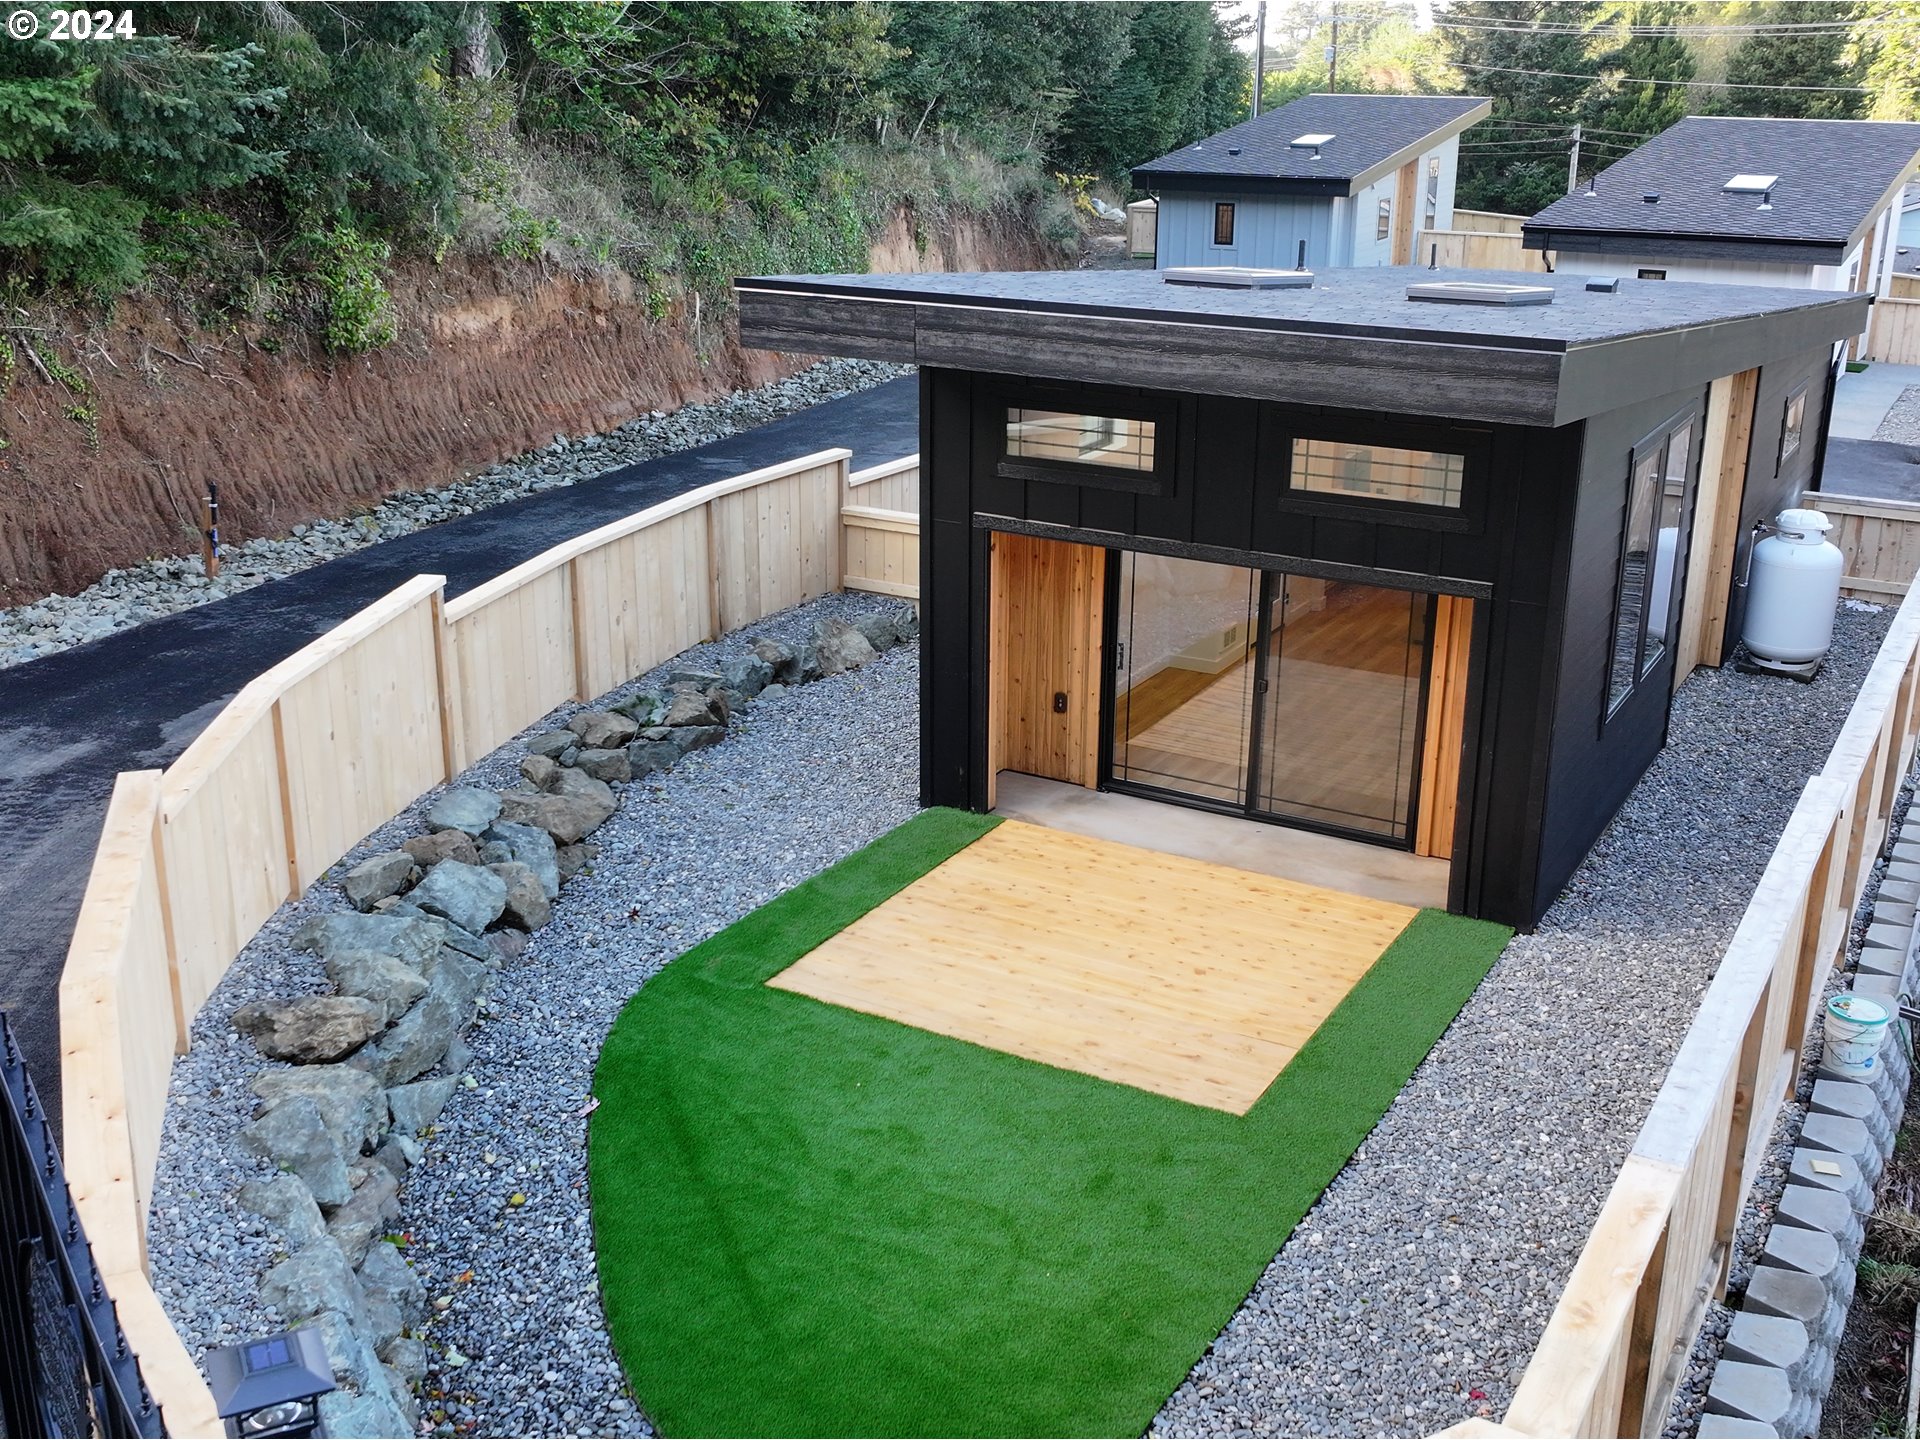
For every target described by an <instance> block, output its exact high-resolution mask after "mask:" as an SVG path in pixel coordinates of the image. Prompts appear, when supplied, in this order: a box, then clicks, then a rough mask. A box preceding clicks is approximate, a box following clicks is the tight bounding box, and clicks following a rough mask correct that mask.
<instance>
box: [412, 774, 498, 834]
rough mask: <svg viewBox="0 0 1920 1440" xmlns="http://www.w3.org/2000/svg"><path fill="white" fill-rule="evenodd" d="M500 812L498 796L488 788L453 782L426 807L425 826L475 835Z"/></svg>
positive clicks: (430, 828)
mask: <svg viewBox="0 0 1920 1440" xmlns="http://www.w3.org/2000/svg"><path fill="white" fill-rule="evenodd" d="M499 813H500V797H499V796H498V795H495V794H494V793H493V792H492V791H491V790H478V789H475V788H473V787H472V786H466V785H462V786H456V787H455V788H454V789H452V790H448V791H447V792H445V793H444V794H443V795H441V796H440V798H439V799H437V800H435V801H434V802H433V804H432V805H430V806H428V807H427V828H428V829H429V830H463V831H465V832H466V833H467V834H469V835H478V834H479V833H480V832H481V831H482V830H485V829H486V828H487V826H489V825H491V824H492V823H493V821H494V817H495V816H497V815H498V814H499Z"/></svg>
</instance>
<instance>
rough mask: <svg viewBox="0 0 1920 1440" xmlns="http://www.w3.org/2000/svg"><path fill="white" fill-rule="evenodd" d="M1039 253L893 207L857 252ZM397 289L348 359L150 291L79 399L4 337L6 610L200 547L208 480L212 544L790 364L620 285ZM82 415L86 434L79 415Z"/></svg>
mask: <svg viewBox="0 0 1920 1440" xmlns="http://www.w3.org/2000/svg"><path fill="white" fill-rule="evenodd" d="M1052 263H1057V262H1056V261H1054V260H1052V259H1051V258H1050V252H1049V251H1048V250H1047V249H1046V247H1045V246H1044V245H1042V244H1041V243H1040V242H1039V241H1038V240H1036V239H1035V238H1034V237H1033V236H1032V235H1031V234H1029V233H1027V232H1025V231H1024V230H1021V229H1019V228H1018V227H1016V226H1014V225H1011V224H1008V223H1005V222H995V221H991V220H984V221H983V220H962V221H958V222H956V223H954V224H952V225H950V226H948V227H946V228H945V229H944V230H943V231H942V232H941V233H939V234H936V235H933V236H931V237H930V238H929V243H928V245H927V248H926V250H925V251H924V252H923V251H922V250H921V249H920V248H919V247H918V246H917V244H916V242H915V239H914V226H913V224H912V220H911V217H910V216H906V215H902V216H900V217H897V218H896V220H895V222H894V223H893V224H892V225H890V226H889V227H888V228H887V230H886V231H885V232H884V233H883V234H882V235H881V236H880V238H879V239H878V240H877V241H876V242H875V243H874V245H873V247H872V252H871V266H872V268H873V269H875V270H887V271H905V270H970V269H1031V268H1039V267H1043V266H1046V265H1049V264H1052ZM393 292H394V298H395V301H396V305H397V308H398V311H399V318H400V323H401V333H400V338H399V340H398V341H397V342H396V343H394V344H393V345H390V346H388V347H386V348H385V349H383V350H380V351H378V352H376V353H374V354H372V355H369V356H365V357H359V358H353V359H340V360H327V359H324V358H319V357H314V356H296V355H294V354H292V353H291V352H290V351H289V352H283V353H280V354H270V353H268V352H267V351H266V350H263V349H261V348H260V347H259V346H258V345H257V344H255V343H253V342H252V341H251V340H249V339H248V338H246V337H244V336H243V335H241V334H239V333H237V332H227V333H210V332H208V331H205V330H201V329H198V328H196V327H195V326H194V325H193V324H192V323H191V322H190V321H188V320H187V319H185V318H184V316H183V315H182V314H181V313H180V312H179V311H177V310H176V309H174V308H172V307H170V306H168V305H166V304H164V303H163V302H161V301H158V300H151V299H145V300H140V301H133V302H127V303H124V304H122V305H121V306H120V307H119V308H118V309H117V311H116V313H115V316H114V318H113V320H112V321H111V323H109V324H107V325H106V326H104V327H99V328H96V329H94V330H93V331H91V332H90V333H89V334H88V335H87V336H86V337H85V338H83V339H81V340H80V341H79V343H78V345H77V346H76V345H74V344H72V343H69V342H66V341H64V340H63V342H62V343H61V344H59V345H58V347H57V353H58V358H59V359H60V360H61V361H63V362H66V363H69V364H72V365H74V366H75V368H76V369H84V371H85V373H86V391H85V393H83V394H78V395H76V394H75V393H73V392H72V391H71V390H70V389H69V388H68V387H67V386H66V385H64V384H62V383H60V380H59V378H58V376H57V375H55V374H53V373H52V372H43V368H42V367H41V366H40V364H39V363H38V362H37V361H36V360H35V358H34V357H33V356H30V355H28V354H27V353H26V350H25V347H24V346H23V345H20V344H16V346H15V349H16V353H17V355H18V362H17V365H16V368H15V371H14V375H13V382H12V385H11V388H10V390H8V391H7V392H6V393H5V395H4V399H0V436H3V437H4V438H5V441H6V448H5V449H3V450H0V602H4V603H6V604H18V603H21V602H23V601H26V600H30V599H34V598H36V597H38V596H40V595H44V594H47V593H48V592H50V591H68V592H71V591H75V590H79V589H82V588H84V587H85V586H87V585H89V584H91V583H92V582H93V581H95V580H97V579H98V578H99V577H100V576H101V575H102V574H103V573H104V572H106V571H107V570H109V569H113V568H115V567H117V566H121V565H126V564H130V563H132V562H135V561H138V560H141V559H144V558H146V557H148V556H150V555H156V554H181V553H186V552H188V551H191V550H194V549H196V548H197V547H198V543H199V541H198V538H197V535H198V530H197V522H196V515H197V511H198V504H199V497H200V495H201V494H202V493H203V492H204V489H205V483H206V482H207V481H209V480H214V481H217V482H218V483H219V485H220V500H221V517H220V518H221V528H222V533H223V538H225V539H227V540H230V541H241V540H247V539H251V538H253V537H254V536H258V535H271V534H280V533H283V532H285V531H286V530H287V529H288V528H289V527H291V526H293V525H295V524H298V523H300V522H303V521H308V520H313V519H317V518H320V517H322V516H333V515H341V514H345V513H348V512H350V511H352V510H353V509H355V508H356V507H357V506H360V505H363V504H367V503H370V502H372V501H375V500H377V499H378V498H379V497H381V496H383V495H388V494H392V493H394V492H396V491H400V490H413V489H426V488H431V487H433V486H437V485H444V484H446V483H448V482H450V481H452V480H456V479H459V478H460V477H462V476H463V475H467V474H471V473H473V472H474V471H476V470H480V469H483V468H485V467H486V466H487V465H490V464H492V463H493V462H494V461H496V460H500V459H502V458H505V457H507V456H510V455H515V454H518V453H520V452H521V451H524V450H527V449H530V448H532V447H533V446H535V445H539V444H544V443H545V442H546V441H548V440H551V439H552V438H553V436H554V435H555V434H556V433H559V432H565V433H567V434H572V435H577V434H584V433H586V432H589V431H595V430H607V429H611V428H613V427H614V426H617V425H620V424H622V423H624V422H625V421H627V420H630V419H632V418H633V417H634V416H636V415H641V414H644V413H646V412H647V411H650V410H672V409H675V408H677V407H679V406H681V405H683V404H686V403H687V402H689V401H695V400H704V399H709V398H711V397H713V396H715V395H719V394H724V393H726V392H727V391H729V390H733V389H736V388H738V387H740V386H747V385H759V384H764V383H766V382H768V381H771V380H776V379H779V378H782V377H783V376H786V375H789V374H792V373H793V372H794V371H795V370H797V369H799V368H801V366H803V365H804V364H805V363H806V357H793V356H780V355H774V354H771V353H768V352H766V351H760V350H746V349H743V348H742V347H741V346H740V344H739V343H738V341H737V339H736V338H735V337H734V335H733V334H732V333H731V331H730V330H729V329H727V328H724V327H715V326H714V325H712V324H711V323H708V324H704V325H703V324H702V323H701V322H700V320H699V317H698V316H697V314H696V312H695V309H694V307H692V306H676V307H675V309H674V311H673V313H671V314H670V315H668V316H667V317H666V318H664V319H662V320H658V321H655V320H652V319H650V318H649V317H648V315H647V313H646V297H645V295H644V294H638V293H636V289H635V287H634V285H633V284H632V282H631V281H630V280H629V279H628V278H627V277H626V276H625V275H623V274H616V275H613V276H611V277H604V276H593V277H580V276H574V275H567V274H562V273H557V272H553V271H550V270H543V268H542V267H540V266H537V265H531V264H519V263H509V262H496V261H490V260H485V259H480V260H465V261H454V260H450V261H448V262H447V263H445V264H442V265H439V266H433V265H426V264H421V265H417V266H414V267H410V268H408V269H406V270H404V271H402V272H401V273H400V274H399V275H398V276H397V277H396V278H395V281H394V284H393ZM89 407H91V409H92V411H93V413H94V420H93V421H92V423H91V425H90V424H89V422H88V420H87V418H86V417H85V415H84V414H77V413H76V412H81V411H84V410H86V409H87V408H89ZM95 426H97V433H98V443H97V446H96V445H95V444H94V443H93V442H92V440H91V438H90V435H89V430H90V429H91V428H93V427H95Z"/></svg>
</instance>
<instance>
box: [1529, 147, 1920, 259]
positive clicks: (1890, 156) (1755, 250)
mask: <svg viewBox="0 0 1920 1440" xmlns="http://www.w3.org/2000/svg"><path fill="white" fill-rule="evenodd" d="M1916 163H1920V124H1907V123H1903V122H1895V121H1879V120H1760V119H1744V118H1714V117H1708V116H1700V115H1695V116H1689V117H1688V118H1687V119H1685V120H1682V121H1680V122H1679V123H1678V124H1676V125H1674V126H1672V127H1671V128H1670V129H1667V130H1665V131H1662V132H1661V133H1660V134H1658V135H1656V136H1654V137H1653V139H1651V140H1649V141H1647V143H1646V144H1644V145H1642V146H1641V147H1640V148H1639V149H1638V150H1635V151H1634V152H1633V153H1632V154H1630V155H1628V156H1626V157H1625V158H1624V159H1622V160H1620V161H1619V162H1618V163H1616V164H1614V165H1611V166H1609V167H1608V168H1607V169H1605V170H1603V171H1601V172H1600V174H1599V175H1597V176H1596V177H1595V178H1594V181H1593V183H1592V185H1591V187H1590V188H1589V189H1586V190H1582V191H1578V192H1576V193H1574V194H1572V195H1566V196H1562V197H1561V198H1560V199H1558V200H1556V201H1554V202H1553V203H1552V204H1551V205H1549V206H1547V208H1546V209H1544V210H1542V211H1541V212H1540V213H1539V214H1538V215H1535V216H1534V217H1533V218H1532V219H1530V220H1528V221H1527V223H1526V225H1525V227H1524V228H1523V230H1522V232H1521V233H1522V235H1523V236H1524V237H1525V238H1524V243H1525V244H1526V247H1527V248H1528V249H1529V250H1554V251H1557V252H1558V258H1557V259H1556V261H1555V266H1556V268H1558V269H1560V270H1565V271H1577V272H1579V273H1582V274H1599V275H1622V276H1628V277H1638V278H1642V279H1649V280H1657V279H1667V280H1708V281H1716V282H1724V283H1728V284H1735V285H1791V286H1793V287H1795V288H1796V289H1812V290H1857V291H1865V292H1871V293H1874V294H1878V295H1884V294H1885V293H1886V292H1887V277H1888V275H1889V274H1890V272H1891V270H1892V267H1893V262H1894V259H1895V252H1896V251H1897V249H1898V244H1897V236H1898V232H1899V227H1900V215H1901V204H1902V194H1903V191H1904V188H1905V185H1906V181H1907V178H1908V176H1910V175H1911V174H1912V173H1913V170H1914V166H1915V164H1916Z"/></svg>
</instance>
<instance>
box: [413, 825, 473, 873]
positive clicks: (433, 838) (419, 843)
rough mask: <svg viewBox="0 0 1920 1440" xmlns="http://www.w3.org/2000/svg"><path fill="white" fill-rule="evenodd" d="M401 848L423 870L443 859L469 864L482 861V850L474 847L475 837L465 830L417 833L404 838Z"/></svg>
mask: <svg viewBox="0 0 1920 1440" xmlns="http://www.w3.org/2000/svg"><path fill="white" fill-rule="evenodd" d="M400 848H401V849H402V850H404V851H406V852H407V854H409V855H411V856H412V857H413V859H414V863H415V864H417V865H419V867H420V868H421V869H422V870H425V869H427V868H428V867H429V866H433V865H438V864H439V863H440V862H441V861H442V860H459V861H461V862H463V863H464V864H467V865H478V864H479V863H480V852H479V851H478V850H476V849H475V848H474V845H473V837H472V836H471V835H469V834H467V832H466V831H464V830H436V831H434V832H433V833H432V834H431V835H416V836H414V837H413V839H411V840H403V841H402V842H401V843H400Z"/></svg>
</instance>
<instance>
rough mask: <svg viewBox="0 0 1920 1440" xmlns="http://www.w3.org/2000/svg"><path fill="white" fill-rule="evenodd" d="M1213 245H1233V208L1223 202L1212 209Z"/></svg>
mask: <svg viewBox="0 0 1920 1440" xmlns="http://www.w3.org/2000/svg"><path fill="white" fill-rule="evenodd" d="M1213 243H1214V244H1216V245H1231V244H1233V206H1232V205H1230V204H1229V203H1228V202H1226V201H1225V200H1222V201H1220V202H1219V203H1218V204H1216V205H1215V206H1214V207H1213Z"/></svg>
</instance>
